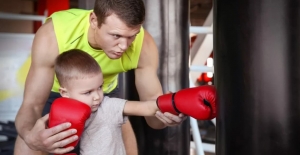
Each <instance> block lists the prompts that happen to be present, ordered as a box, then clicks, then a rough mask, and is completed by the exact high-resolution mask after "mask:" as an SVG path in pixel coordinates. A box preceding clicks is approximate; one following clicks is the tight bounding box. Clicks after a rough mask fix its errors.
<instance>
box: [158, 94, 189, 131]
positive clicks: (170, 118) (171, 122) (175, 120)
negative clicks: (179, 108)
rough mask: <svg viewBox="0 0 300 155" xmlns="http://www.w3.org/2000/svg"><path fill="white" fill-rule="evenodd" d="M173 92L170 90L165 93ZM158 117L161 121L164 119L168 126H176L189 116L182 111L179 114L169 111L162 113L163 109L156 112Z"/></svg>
mask: <svg viewBox="0 0 300 155" xmlns="http://www.w3.org/2000/svg"><path fill="white" fill-rule="evenodd" d="M172 93H173V92H171V91H168V92H167V93H165V94H172ZM155 116H156V118H158V119H159V120H160V121H162V122H163V123H164V124H165V125H166V126H176V125H179V124H181V123H182V122H183V121H184V120H185V119H186V118H187V116H185V115H184V114H182V113H180V114H179V115H178V116H177V115H173V114H171V113H169V112H165V113H162V112H161V111H157V112H156V114H155Z"/></svg>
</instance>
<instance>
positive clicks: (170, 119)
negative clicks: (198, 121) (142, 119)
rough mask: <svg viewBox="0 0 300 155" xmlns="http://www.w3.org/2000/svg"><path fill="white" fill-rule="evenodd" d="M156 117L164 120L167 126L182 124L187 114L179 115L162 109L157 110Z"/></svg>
mask: <svg viewBox="0 0 300 155" xmlns="http://www.w3.org/2000/svg"><path fill="white" fill-rule="evenodd" d="M155 116H156V118H158V119H159V120H160V121H162V122H163V123H164V124H165V125H166V126H176V125H179V124H181V123H182V122H183V121H184V120H185V119H186V118H187V116H185V115H184V114H182V113H180V114H179V115H178V116H177V115H173V114H171V113H168V112H165V113H164V114H163V113H162V112H160V111H157V112H156V114H155Z"/></svg>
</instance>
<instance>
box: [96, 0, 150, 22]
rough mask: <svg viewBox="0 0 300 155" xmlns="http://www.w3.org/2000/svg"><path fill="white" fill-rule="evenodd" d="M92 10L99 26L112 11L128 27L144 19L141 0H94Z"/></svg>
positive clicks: (143, 8)
mask: <svg viewBox="0 0 300 155" xmlns="http://www.w3.org/2000/svg"><path fill="white" fill-rule="evenodd" d="M94 12H95V14H96V16H97V21H98V26H99V27H100V26H101V24H103V23H104V22H105V19H106V17H108V16H109V15H111V14H112V13H114V14H116V15H117V16H118V17H119V18H120V19H121V20H122V21H123V22H124V23H125V24H126V25H127V26H128V27H135V26H138V25H141V24H142V23H143V22H144V20H145V6H144V2H143V0H96V1H95V5H94Z"/></svg>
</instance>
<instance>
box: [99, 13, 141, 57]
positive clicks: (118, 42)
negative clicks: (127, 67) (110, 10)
mask: <svg viewBox="0 0 300 155" xmlns="http://www.w3.org/2000/svg"><path fill="white" fill-rule="evenodd" d="M140 28H141V25H138V26H136V27H133V28H132V27H128V26H126V24H125V23H124V22H123V21H121V20H120V19H119V18H118V17H117V15H115V14H111V15H110V16H108V17H107V18H106V20H105V22H104V23H103V24H102V25H101V27H98V26H96V27H94V41H95V44H96V46H97V47H100V48H101V49H102V50H103V51H104V52H105V53H106V55H107V56H108V57H109V58H111V59H118V58H120V57H121V56H122V55H123V53H124V52H125V51H126V50H127V49H128V47H129V46H130V45H131V43H132V42H133V41H134V39H135V37H136V35H137V34H138V33H139V32H140Z"/></svg>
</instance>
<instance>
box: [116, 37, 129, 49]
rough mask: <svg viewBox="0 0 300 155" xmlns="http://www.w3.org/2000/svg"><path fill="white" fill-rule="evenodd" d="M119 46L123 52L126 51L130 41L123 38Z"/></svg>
mask: <svg viewBox="0 0 300 155" xmlns="http://www.w3.org/2000/svg"><path fill="white" fill-rule="evenodd" d="M118 46H119V48H120V49H121V50H122V51H126V50H127V48H128V40H127V39H126V38H122V39H121V40H120V43H119V44H118Z"/></svg>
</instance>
